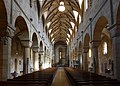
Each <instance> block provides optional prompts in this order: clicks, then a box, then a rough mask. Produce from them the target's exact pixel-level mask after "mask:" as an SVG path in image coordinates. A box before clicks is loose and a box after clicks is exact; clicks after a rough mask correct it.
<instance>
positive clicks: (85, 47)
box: [83, 33, 91, 71]
mask: <svg viewBox="0 0 120 86" xmlns="http://www.w3.org/2000/svg"><path fill="white" fill-rule="evenodd" d="M89 49H90V36H89V34H88V33H87V34H86V35H85V38H84V45H83V69H84V70H86V71H88V70H89V65H90V61H91V58H90V57H89Z"/></svg>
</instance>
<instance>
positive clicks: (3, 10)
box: [0, 0, 7, 37]
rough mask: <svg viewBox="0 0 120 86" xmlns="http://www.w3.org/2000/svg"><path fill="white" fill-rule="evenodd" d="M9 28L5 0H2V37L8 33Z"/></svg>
mask: <svg viewBox="0 0 120 86" xmlns="http://www.w3.org/2000/svg"><path fill="white" fill-rule="evenodd" d="M6 30H7V12H6V7H5V4H4V1H3V0H0V37H2V36H5V35H6Z"/></svg>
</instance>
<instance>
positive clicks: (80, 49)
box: [78, 41, 83, 69]
mask: <svg viewBox="0 0 120 86" xmlns="http://www.w3.org/2000/svg"><path fill="white" fill-rule="evenodd" d="M82 48H83V46H82V42H81V41H80V42H79V52H78V60H79V68H80V69H82V65H83V63H82V60H83V54H82Z"/></svg>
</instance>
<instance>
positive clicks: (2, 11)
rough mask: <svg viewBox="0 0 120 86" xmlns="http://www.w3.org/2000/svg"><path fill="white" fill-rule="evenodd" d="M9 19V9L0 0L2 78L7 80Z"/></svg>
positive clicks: (0, 77)
mask: <svg viewBox="0 0 120 86" xmlns="http://www.w3.org/2000/svg"><path fill="white" fill-rule="evenodd" d="M7 21H8V20H7V10H6V7H5V3H4V0H0V80H6V79H7V78H9V70H8V68H9V62H8V61H7V59H8V57H7V56H10V55H8V54H7V53H6V52H7V49H8V47H5V46H6V45H7V43H8V37H7V35H8V32H7V25H8V22H7ZM3 47H4V49H3ZM8 52H9V51H8ZM3 64H6V65H3Z"/></svg>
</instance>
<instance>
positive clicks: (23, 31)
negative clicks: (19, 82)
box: [10, 16, 30, 75]
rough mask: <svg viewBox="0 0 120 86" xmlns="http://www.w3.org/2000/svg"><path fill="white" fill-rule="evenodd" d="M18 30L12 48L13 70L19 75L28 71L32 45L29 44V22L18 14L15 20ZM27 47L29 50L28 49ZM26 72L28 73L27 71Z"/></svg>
mask: <svg viewBox="0 0 120 86" xmlns="http://www.w3.org/2000/svg"><path fill="white" fill-rule="evenodd" d="M15 27H16V30H15V32H14V37H13V38H12V50H11V53H12V55H11V57H12V58H11V61H12V62H11V68H10V69H11V70H10V72H11V73H13V72H14V71H16V72H17V73H18V75H22V74H23V73H24V74H26V73H28V71H29V69H28V65H29V58H30V48H29V47H30V46H29V32H28V27H27V24H26V22H25V20H24V18H23V17H22V16H18V17H17V18H16V21H15ZM26 48H27V50H26ZM15 59H16V61H17V62H16V63H15ZM25 72H26V73H25Z"/></svg>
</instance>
